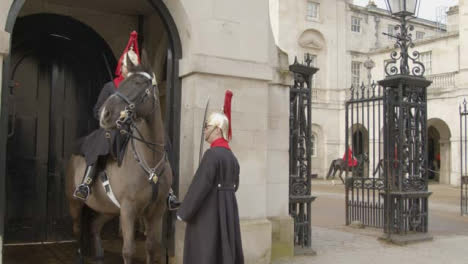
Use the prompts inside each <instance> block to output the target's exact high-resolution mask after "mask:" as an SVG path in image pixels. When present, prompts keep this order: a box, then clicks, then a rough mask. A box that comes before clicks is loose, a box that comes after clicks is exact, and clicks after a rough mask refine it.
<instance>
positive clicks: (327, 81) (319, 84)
mask: <svg viewBox="0 0 468 264" xmlns="http://www.w3.org/2000/svg"><path fill="white" fill-rule="evenodd" d="M272 2H273V3H274V4H272V5H271V6H270V13H271V17H272V21H273V22H272V25H273V34H274V36H275V41H276V42H277V45H278V47H279V48H280V49H282V50H283V51H285V52H286V53H287V54H288V57H289V60H290V62H291V60H293V59H294V57H295V56H299V57H301V56H303V54H304V53H310V54H312V55H313V56H314V57H315V60H316V65H317V67H318V68H320V70H319V72H318V73H317V74H316V76H315V80H314V81H313V84H314V91H313V92H312V101H313V112H312V120H313V121H312V122H313V131H312V133H313V135H314V137H313V141H314V142H313V146H314V148H315V151H314V153H313V157H312V160H313V173H317V174H318V177H319V178H323V177H326V174H327V172H328V167H329V165H330V163H331V161H332V160H334V159H338V158H342V157H343V156H344V152H345V149H346V148H345V132H346V129H350V130H353V131H352V133H350V135H351V134H353V133H354V132H355V131H354V129H353V126H355V125H356V124H350V125H349V127H348V128H346V127H345V102H346V100H347V99H348V98H349V96H350V94H349V89H350V87H351V86H353V87H361V85H365V86H366V87H367V86H368V85H369V80H370V82H372V81H375V82H377V81H378V80H381V79H383V78H385V76H386V75H385V69H384V64H385V62H387V61H389V60H390V53H391V52H392V51H393V50H394V43H395V38H394V37H391V36H389V35H394V34H395V33H397V31H398V30H397V29H396V28H395V25H397V24H398V21H396V20H394V19H393V18H391V16H390V15H389V13H388V11H386V10H384V9H381V8H378V7H377V6H376V5H375V4H374V3H373V1H369V4H368V5H367V6H364V7H363V6H357V5H354V4H353V3H352V2H353V1H349V0H334V1H321V0H304V1H281V0H278V1H272ZM421 4H424V3H421ZM459 6H460V10H462V9H463V8H465V3H464V1H460V3H459ZM460 14H463V13H462V12H461V11H460ZM463 19H464V18H463V16H459V8H458V6H454V7H451V8H450V9H448V12H447V19H446V23H440V21H439V22H434V21H429V20H425V19H420V18H415V19H412V20H411V22H410V24H411V25H413V26H414V31H412V38H413V42H414V44H415V48H414V50H417V51H419V52H420V57H419V60H420V61H421V62H423V63H424V64H425V68H426V72H425V77H426V78H428V79H430V80H432V81H433V84H432V85H431V86H430V87H429V88H428V111H429V112H428V128H429V131H428V132H429V133H428V134H429V138H428V144H429V146H428V149H429V154H428V155H429V157H428V159H429V162H430V165H429V166H430V167H431V166H432V170H433V171H434V172H433V173H432V174H430V178H431V179H434V180H436V181H438V182H440V183H446V184H453V185H457V184H459V178H460V170H459V169H458V168H459V167H460V161H459V154H458V153H459V152H460V150H459V146H458V145H459V117H458V105H459V104H460V103H461V102H462V101H463V98H464V96H465V95H466V92H465V91H464V89H463V86H464V85H465V83H466V81H465V79H466V77H464V76H465V75H464V74H463V72H464V70H463V68H464V67H465V66H464V65H463V60H464V59H463V55H462V54H463V53H462V51H463V47H465V46H466V44H465V43H466V41H467V40H466V38H465V37H464V36H463V34H462V32H463V30H464V29H463V24H462V21H463ZM368 60H372V62H373V63H372V64H373V65H372V67H371V68H370V71H369V69H368V68H366V67H365V65H366V61H368ZM381 126H382V124H381ZM363 129H366V128H365V127H364V128H363ZM367 129H368V128H367ZM380 130H381V129H380ZM380 138H383V137H380ZM369 140H370V141H372V140H374V139H373V138H367V141H368V142H369ZM375 140H377V136H376V137H375ZM351 141H352V140H351V139H350V141H349V142H351ZM364 142H366V140H364ZM363 144H365V143H363ZM380 144H382V142H380ZM362 149H364V150H365V149H367V147H366V146H362ZM367 154H369V151H368V153H367ZM371 163H372V162H371ZM375 164H377V162H375ZM373 169H375V168H373Z"/></svg>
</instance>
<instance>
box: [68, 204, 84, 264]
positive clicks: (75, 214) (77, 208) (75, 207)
mask: <svg viewBox="0 0 468 264" xmlns="http://www.w3.org/2000/svg"><path fill="white" fill-rule="evenodd" d="M68 201H69V203H68V205H69V210H70V216H71V218H72V222H73V235H74V236H75V238H76V240H77V244H78V250H77V258H78V259H77V263H79V264H81V263H84V258H83V255H82V252H81V214H82V212H83V206H84V204H83V203H82V202H81V201H78V200H75V199H73V198H71V197H70V198H69V199H68Z"/></svg>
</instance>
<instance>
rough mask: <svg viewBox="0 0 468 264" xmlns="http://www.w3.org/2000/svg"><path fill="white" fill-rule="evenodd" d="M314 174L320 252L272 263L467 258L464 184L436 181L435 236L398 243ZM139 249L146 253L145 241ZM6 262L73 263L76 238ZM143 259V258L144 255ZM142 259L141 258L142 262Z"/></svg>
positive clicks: (11, 255) (112, 259)
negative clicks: (351, 218) (356, 222)
mask: <svg viewBox="0 0 468 264" xmlns="http://www.w3.org/2000/svg"><path fill="white" fill-rule="evenodd" d="M336 183H337V184H336V185H333V184H332V182H331V181H321V180H315V181H314V182H313V187H312V192H313V194H314V195H317V197H318V198H317V200H316V201H315V202H314V203H313V206H312V210H313V217H312V226H313V227H312V228H313V229H312V243H313V249H314V250H315V251H316V252H317V255H316V256H311V257H295V258H293V259H283V260H279V261H275V262H274V263H273V264H287V263H288V264H341V263H343V264H345V263H346V264H371V263H372V264H374V263H378V264H406V263H411V264H419V263H421V264H423V263H424V264H431V263H437V264H439V263H442V264H468V254H465V253H467V251H468V250H467V249H468V217H462V216H460V207H459V206H460V205H459V203H460V200H459V199H460V198H459V197H460V189H458V188H454V187H451V186H448V185H439V184H431V185H429V189H430V191H432V192H433V194H432V196H431V197H430V200H429V201H430V204H429V212H430V217H429V219H430V222H429V229H430V233H431V234H432V235H433V236H434V240H433V241H431V242H424V243H419V244H413V245H408V246H404V247H402V246H395V245H391V244H387V243H385V242H382V241H380V240H378V239H377V238H378V237H379V236H380V235H381V234H382V232H381V230H378V229H371V228H365V229H355V228H351V227H347V226H345V215H344V212H345V210H344V206H345V202H344V186H343V185H342V184H338V183H339V182H338V181H336ZM105 248H106V250H107V252H106V264H107V263H116V264H117V263H122V259H121V257H120V256H119V254H120V248H121V245H120V242H117V243H114V242H112V243H107V244H106V245H105ZM137 249H138V250H139V251H140V252H139V253H138V254H137V255H139V256H144V254H143V245H140V246H139V247H137ZM4 254H5V255H4V263H8V264H10V263H11V264H27V263H35V264H58V263H60V264H68V263H70V264H71V263H74V262H73V256H74V255H75V252H74V245H73V244H70V243H68V244H66V243H65V244H55V245H41V246H22V247H5V248H4ZM140 261H141V260H140ZM137 263H142V262H137Z"/></svg>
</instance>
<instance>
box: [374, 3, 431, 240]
mask: <svg viewBox="0 0 468 264" xmlns="http://www.w3.org/2000/svg"><path fill="white" fill-rule="evenodd" d="M386 3H387V6H388V8H389V10H390V12H391V14H392V16H393V17H394V18H396V19H398V20H399V21H400V24H399V25H397V26H395V31H396V32H397V33H396V35H389V36H391V37H393V38H395V39H396V42H395V48H396V49H397V50H396V51H393V52H392V53H391V54H390V57H391V59H392V60H390V61H389V62H387V63H386V65H385V73H386V75H387V76H386V77H385V79H383V80H381V81H379V82H378V83H379V85H381V86H382V87H384V115H385V117H384V120H385V122H384V159H385V162H384V164H385V165H384V177H385V178H384V179H385V193H384V196H385V200H384V210H385V225H384V232H385V234H384V239H386V240H388V241H391V242H394V243H397V244H405V243H408V242H415V241H422V240H428V239H432V236H430V235H429V233H428V219H429V210H428V204H429V203H428V198H429V196H430V195H431V193H430V192H429V191H428V173H427V172H428V159H427V97H426V96H427V93H426V89H427V87H428V86H429V85H430V84H431V81H429V80H426V78H424V71H425V68H424V65H423V64H422V63H421V62H419V52H418V51H411V52H410V49H412V48H414V44H413V42H412V35H411V33H410V32H411V31H413V30H414V27H413V26H412V25H410V24H409V23H408V20H409V19H411V18H413V17H414V15H415V14H416V13H417V11H418V7H419V1H418V0H386ZM386 35H388V34H386ZM398 49H399V51H398ZM397 61H400V63H399V64H400V65H399V66H400V67H397V66H396V62H397Z"/></svg>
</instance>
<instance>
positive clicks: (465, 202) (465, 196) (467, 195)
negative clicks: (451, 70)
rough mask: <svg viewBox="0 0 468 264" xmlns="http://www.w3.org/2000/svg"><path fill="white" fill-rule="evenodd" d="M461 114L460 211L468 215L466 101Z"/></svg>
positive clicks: (467, 118)
mask: <svg viewBox="0 0 468 264" xmlns="http://www.w3.org/2000/svg"><path fill="white" fill-rule="evenodd" d="M459 112H460V211H461V215H467V214H468V109H467V102H466V99H464V100H463V103H462V104H461V105H460V106H459Z"/></svg>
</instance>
